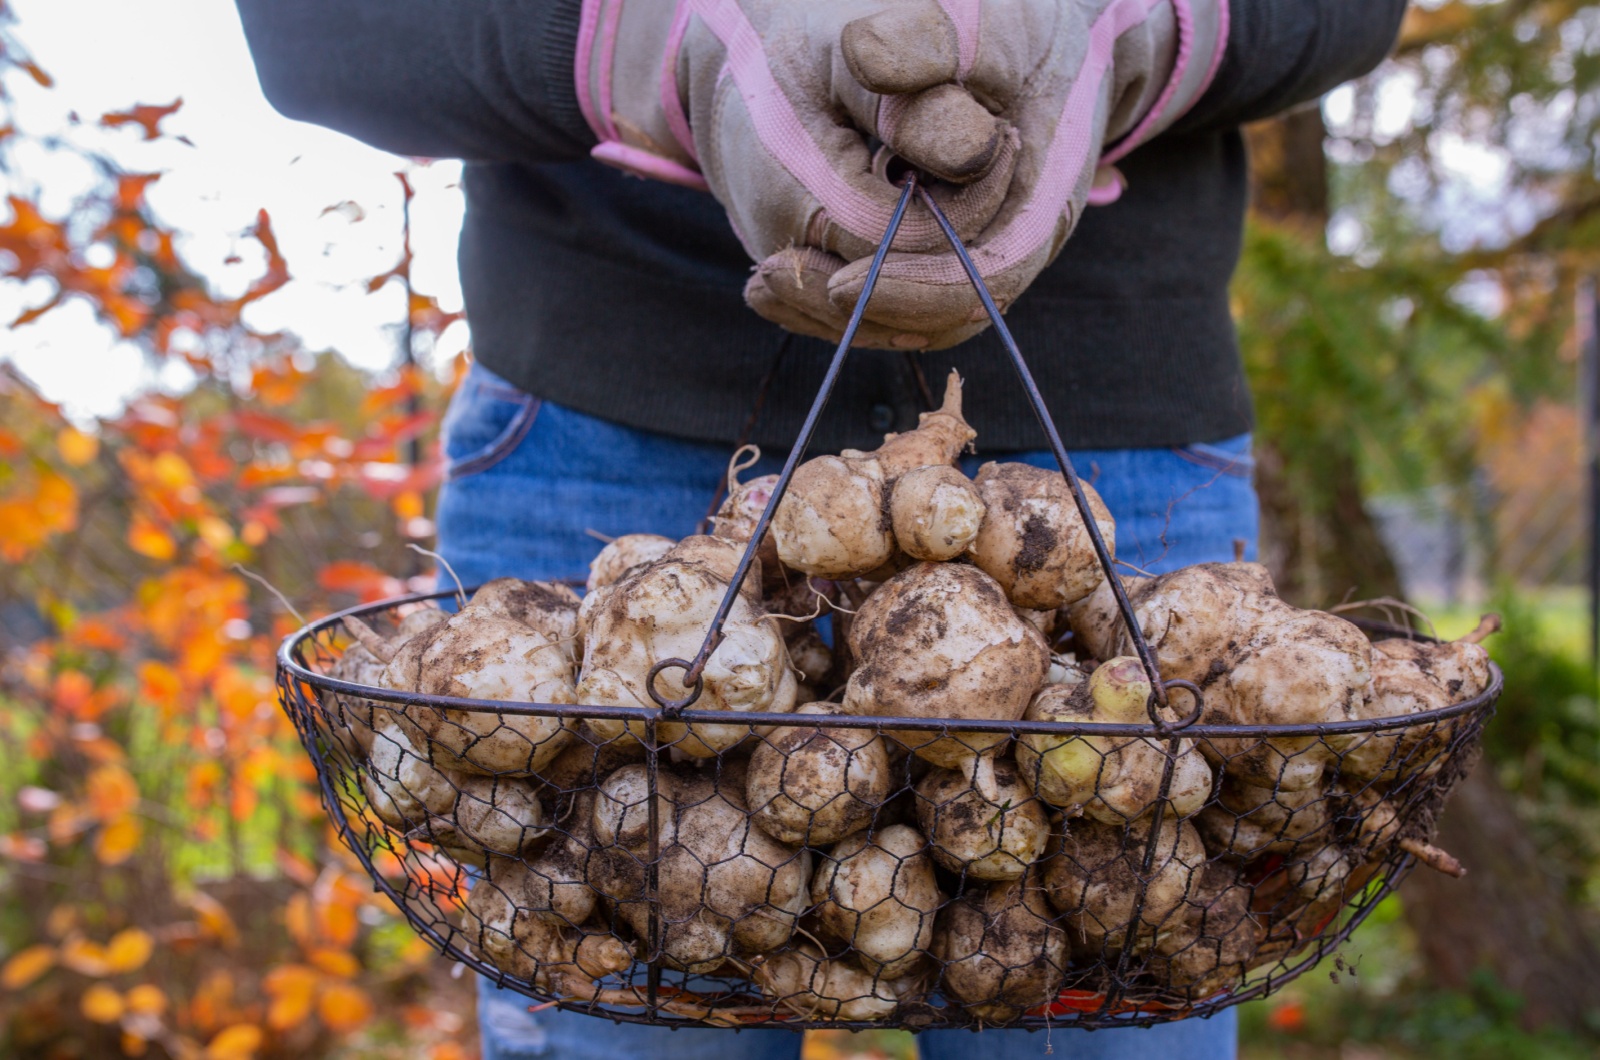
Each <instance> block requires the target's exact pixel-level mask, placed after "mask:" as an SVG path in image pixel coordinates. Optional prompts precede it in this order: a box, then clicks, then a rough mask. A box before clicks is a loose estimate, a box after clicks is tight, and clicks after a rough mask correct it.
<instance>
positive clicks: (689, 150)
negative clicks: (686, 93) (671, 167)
mask: <svg viewBox="0 0 1600 1060" xmlns="http://www.w3.org/2000/svg"><path fill="white" fill-rule="evenodd" d="M687 32H689V5H688V3H687V2H686V0H678V6H677V7H676V8H675V9H674V11H673V13H672V27H671V28H670V29H669V30H667V48H666V54H665V55H664V56H663V57H662V59H661V112H662V113H663V114H664V115H666V119H667V128H669V129H671V130H672V138H673V139H674V140H677V141H678V146H679V147H681V148H683V150H684V152H685V153H686V154H688V156H689V157H690V158H692V159H694V160H695V163H696V164H698V163H699V161H700V152H699V151H697V150H696V149H695V146H694V133H693V132H692V131H691V130H690V129H689V116H688V115H687V114H685V113H684V112H683V100H682V99H681V98H680V97H679V96H678V51H679V49H681V48H682V47H683V35H684V34H685V33H687Z"/></svg>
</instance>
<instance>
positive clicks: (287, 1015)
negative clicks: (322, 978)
mask: <svg viewBox="0 0 1600 1060" xmlns="http://www.w3.org/2000/svg"><path fill="white" fill-rule="evenodd" d="M317 982H318V976H317V973H316V971H315V970H313V969H311V968H307V967H306V966H305V965H303V964H284V965H279V966H278V967H276V968H274V969H272V971H270V972H268V973H267V974H266V976H265V977H264V978H263V979H262V981H261V987H262V989H263V990H265V991H266V992H267V996H268V997H269V998H271V999H272V1003H271V1005H270V1006H269V1007H268V1009H267V1026H269V1027H271V1028H272V1029H273V1030H276V1031H286V1030H290V1029H291V1028H294V1027H298V1026H300V1025H301V1024H302V1023H304V1022H305V1021H306V1020H307V1019H309V1018H310V1017H311V1005H312V1002H313V1001H314V1000H315V998H316V993H317Z"/></svg>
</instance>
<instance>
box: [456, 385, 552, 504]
mask: <svg viewBox="0 0 1600 1060" xmlns="http://www.w3.org/2000/svg"><path fill="white" fill-rule="evenodd" d="M538 415H539V399H538V398H536V397H534V396H533V395H532V394H529V393H527V392H525V391H522V390H518V389H517V388H516V387H514V386H512V385H511V384H510V383H507V382H506V381H505V380H503V379H501V378H500V377H499V376H497V375H494V374H493V373H491V372H489V371H488V370H487V369H482V368H479V367H478V366H477V365H473V366H472V370H471V371H470V372H469V373H468V374H467V378H466V379H464V380H462V382H461V388H460V389H459V390H457V391H456V393H455V396H454V397H452V398H451V399H450V408H449V410H448V411H447V412H446V413H445V416H444V424H443V428H442V430H443V434H444V457H445V477H446V478H447V479H460V478H465V477H467V476H468V475H475V474H477V473H478V472H480V471H484V470H486V469H488V468H491V467H493V466H494V465H495V464H498V463H499V462H500V461H502V460H504V459H505V458H506V457H507V456H508V455H510V454H511V452H512V451H513V450H515V449H516V448H517V446H518V445H519V444H520V443H521V442H522V440H523V439H524V438H526V437H527V435H528V430H529V429H530V428H531V427H532V426H533V421H534V419H535V417H537V416H538Z"/></svg>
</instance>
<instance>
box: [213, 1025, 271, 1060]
mask: <svg viewBox="0 0 1600 1060" xmlns="http://www.w3.org/2000/svg"><path fill="white" fill-rule="evenodd" d="M260 1048H261V1028H260V1027H257V1026H255V1025H254V1024H251V1023H235V1024H234V1025H233V1026H231V1027H224V1028H222V1029H221V1030H220V1031H218V1032H217V1036H216V1037H215V1038H213V1039H211V1044H210V1045H208V1046H206V1058H207V1060H253V1057H254V1056H255V1055H256V1050H258V1049H260Z"/></svg>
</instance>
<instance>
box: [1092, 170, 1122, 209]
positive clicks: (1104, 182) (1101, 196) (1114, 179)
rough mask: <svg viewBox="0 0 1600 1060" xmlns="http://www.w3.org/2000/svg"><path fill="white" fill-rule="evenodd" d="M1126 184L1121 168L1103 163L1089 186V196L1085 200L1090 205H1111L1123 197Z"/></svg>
mask: <svg viewBox="0 0 1600 1060" xmlns="http://www.w3.org/2000/svg"><path fill="white" fill-rule="evenodd" d="M1126 186H1127V182H1126V181H1125V180H1124V179H1123V176H1122V171H1121V170H1120V169H1118V168H1117V167H1116V166H1107V165H1102V166H1101V167H1100V168H1099V169H1097V170H1095V174H1094V183H1093V184H1091V185H1090V186H1089V197H1088V199H1087V200H1085V201H1086V202H1088V204H1089V205H1090V206H1110V205H1111V204H1112V203H1114V202H1116V201H1117V200H1118V199H1120V198H1122V189H1123V188H1124V187H1126Z"/></svg>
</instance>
